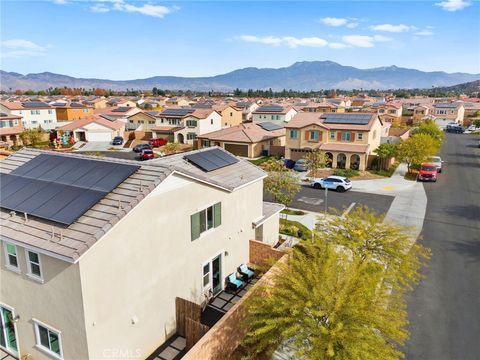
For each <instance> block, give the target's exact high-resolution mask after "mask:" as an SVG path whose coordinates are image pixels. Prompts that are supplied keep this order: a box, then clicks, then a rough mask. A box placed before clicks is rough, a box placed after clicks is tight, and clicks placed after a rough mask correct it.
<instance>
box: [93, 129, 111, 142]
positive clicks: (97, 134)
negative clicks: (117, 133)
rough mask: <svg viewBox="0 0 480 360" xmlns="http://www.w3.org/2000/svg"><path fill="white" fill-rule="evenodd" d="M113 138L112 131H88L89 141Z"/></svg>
mask: <svg viewBox="0 0 480 360" xmlns="http://www.w3.org/2000/svg"><path fill="white" fill-rule="evenodd" d="M111 140H112V132H111V131H108V132H107V131H105V132H89V133H88V141H111Z"/></svg>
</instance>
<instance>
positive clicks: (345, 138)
mask: <svg viewBox="0 0 480 360" xmlns="http://www.w3.org/2000/svg"><path fill="white" fill-rule="evenodd" d="M350 138H351V136H350V132H349V131H345V132H342V141H350Z"/></svg>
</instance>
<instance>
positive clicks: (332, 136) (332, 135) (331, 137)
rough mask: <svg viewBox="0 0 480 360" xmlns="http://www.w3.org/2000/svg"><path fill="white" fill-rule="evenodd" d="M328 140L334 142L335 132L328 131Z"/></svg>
mask: <svg viewBox="0 0 480 360" xmlns="http://www.w3.org/2000/svg"><path fill="white" fill-rule="evenodd" d="M330 140H335V131H330Z"/></svg>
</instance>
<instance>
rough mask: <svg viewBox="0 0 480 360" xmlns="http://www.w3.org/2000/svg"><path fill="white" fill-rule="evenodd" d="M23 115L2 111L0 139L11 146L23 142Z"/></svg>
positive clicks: (0, 115)
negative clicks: (21, 135) (21, 137)
mask: <svg viewBox="0 0 480 360" xmlns="http://www.w3.org/2000/svg"><path fill="white" fill-rule="evenodd" d="M22 131H23V126H22V117H21V116H16V115H9V114H5V113H0V141H2V143H4V144H6V145H8V146H11V145H18V144H19V143H21V139H20V136H19V135H20V134H21V133H22Z"/></svg>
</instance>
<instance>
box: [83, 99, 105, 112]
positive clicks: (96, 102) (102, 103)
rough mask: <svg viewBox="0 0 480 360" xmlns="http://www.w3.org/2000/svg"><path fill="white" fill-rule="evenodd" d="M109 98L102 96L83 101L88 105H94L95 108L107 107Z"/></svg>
mask: <svg viewBox="0 0 480 360" xmlns="http://www.w3.org/2000/svg"><path fill="white" fill-rule="evenodd" d="M107 101H108V100H107V99H105V98H103V97H100V98H94V99H87V100H85V101H84V102H83V103H84V104H85V105H87V106H93V108H94V109H105V108H106V107H107Z"/></svg>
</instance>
